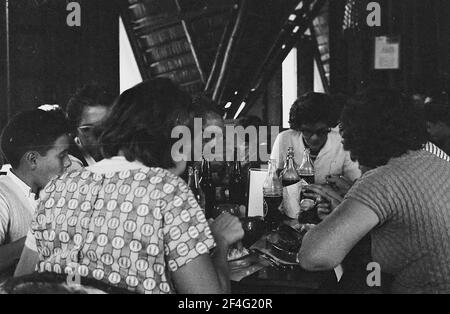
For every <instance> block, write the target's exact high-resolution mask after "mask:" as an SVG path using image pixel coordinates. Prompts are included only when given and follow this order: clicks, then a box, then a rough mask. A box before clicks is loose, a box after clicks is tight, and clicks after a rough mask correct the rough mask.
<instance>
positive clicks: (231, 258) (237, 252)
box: [227, 247, 255, 270]
mask: <svg viewBox="0 0 450 314" xmlns="http://www.w3.org/2000/svg"><path fill="white" fill-rule="evenodd" d="M227 260H228V265H229V266H230V269H232V270H233V269H237V268H243V267H248V266H250V265H251V264H252V263H253V262H254V261H255V256H254V255H253V254H251V252H250V251H249V250H248V249H246V248H245V247H243V248H240V249H238V248H233V249H231V250H230V251H229V252H228V256H227Z"/></svg>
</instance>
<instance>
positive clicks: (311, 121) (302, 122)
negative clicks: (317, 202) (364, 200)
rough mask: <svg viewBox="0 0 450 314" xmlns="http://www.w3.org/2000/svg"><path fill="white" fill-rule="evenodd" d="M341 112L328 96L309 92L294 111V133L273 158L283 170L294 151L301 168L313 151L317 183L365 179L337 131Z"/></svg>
mask: <svg viewBox="0 0 450 314" xmlns="http://www.w3.org/2000/svg"><path fill="white" fill-rule="evenodd" d="M338 119H339V110H338V108H337V106H336V105H334V103H333V100H332V98H331V97H330V96H328V95H326V94H319V93H308V94H305V95H304V96H302V97H300V98H299V99H298V100H297V101H296V102H295V103H294V104H293V105H292V108H291V111H290V117H289V123H290V126H291V128H290V130H287V131H285V132H282V133H281V134H279V135H278V137H277V139H276V140H275V143H274V146H273V149H272V154H271V159H275V160H277V164H278V168H279V169H282V168H283V166H284V160H285V159H286V154H287V150H288V148H289V147H293V148H294V159H295V162H296V163H297V164H298V165H300V164H301V162H302V160H303V154H304V151H305V149H306V148H309V149H310V152H311V158H312V160H313V162H314V167H315V172H316V173H315V183H316V184H325V183H327V181H328V180H329V178H330V177H331V178H336V177H340V178H342V179H341V180H346V181H348V182H349V183H352V182H354V181H355V180H356V179H358V178H359V177H360V176H361V171H360V169H359V166H358V163H357V162H354V161H352V160H351V158H350V153H349V152H347V151H345V150H344V147H343V145H342V137H341V136H340V134H339V131H338V130H336V128H334V127H335V126H336V125H337V123H338Z"/></svg>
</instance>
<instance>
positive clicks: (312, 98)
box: [289, 93, 339, 131]
mask: <svg viewBox="0 0 450 314" xmlns="http://www.w3.org/2000/svg"><path fill="white" fill-rule="evenodd" d="M338 112H339V111H338V110H337V108H336V106H335V105H334V102H333V99H332V98H331V97H330V96H328V95H327V94H320V93H307V94H305V95H303V96H301V97H300V98H299V99H297V100H296V101H295V102H294V104H293V105H292V107H291V110H290V112H289V124H290V127H291V129H292V130H295V131H300V129H301V126H302V125H304V124H306V123H308V124H309V123H318V122H323V123H325V124H326V125H328V126H329V127H334V126H336V124H337V121H338V119H339V113H338Z"/></svg>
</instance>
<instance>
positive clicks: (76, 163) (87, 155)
mask: <svg viewBox="0 0 450 314" xmlns="http://www.w3.org/2000/svg"><path fill="white" fill-rule="evenodd" d="M113 102H114V96H112V95H110V94H109V93H108V92H107V91H106V90H105V89H104V88H103V87H100V86H99V85H97V84H89V85H85V86H84V87H82V88H80V89H79V90H77V91H76V93H75V94H74V95H73V96H72V98H71V99H70V100H69V102H68V104H67V108H66V112H67V118H68V119H69V122H70V125H71V132H72V134H74V135H75V138H74V143H73V145H72V146H71V148H70V156H71V157H72V158H71V160H72V161H73V167H74V168H80V167H83V166H84V167H86V166H92V165H93V164H94V163H96V162H97V161H100V160H101V159H102V155H101V151H100V147H99V145H98V141H97V139H98V134H95V131H96V129H95V127H98V126H99V125H100V123H101V122H102V121H103V119H104V118H105V117H106V116H107V115H108V113H109V110H110V108H111V106H112V104H113ZM97 131H98V130H97ZM73 157H75V158H73Z"/></svg>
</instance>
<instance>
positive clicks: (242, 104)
mask: <svg viewBox="0 0 450 314" xmlns="http://www.w3.org/2000/svg"><path fill="white" fill-rule="evenodd" d="M246 105H247V103H246V102H245V101H244V102H242V103H241V106H240V107H239V109H238V111H236V114H235V115H234V119H237V118H238V117H239V115H240V114H241V112H242V110H244V108H245V106H246Z"/></svg>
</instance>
